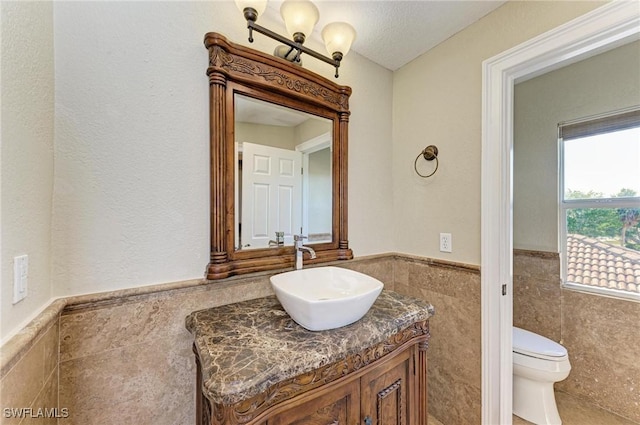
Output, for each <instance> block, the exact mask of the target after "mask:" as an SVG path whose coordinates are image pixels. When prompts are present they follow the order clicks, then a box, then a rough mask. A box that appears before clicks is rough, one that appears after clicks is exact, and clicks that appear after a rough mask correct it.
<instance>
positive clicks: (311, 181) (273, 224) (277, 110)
mask: <svg viewBox="0 0 640 425" xmlns="http://www.w3.org/2000/svg"><path fill="white" fill-rule="evenodd" d="M234 116H235V120H234V135H235V136H234V138H235V140H234V150H235V163H236V165H237V169H236V173H235V175H236V179H235V205H236V208H235V244H234V245H235V248H236V250H247V249H261V248H278V247H282V246H291V245H293V235H296V234H302V235H305V236H308V238H309V239H308V241H307V243H309V244H313V243H323V242H331V241H332V207H333V205H332V200H333V192H332V191H333V186H332V185H333V182H332V168H333V167H332V145H333V134H332V129H333V123H332V121H331V120H329V119H326V118H323V117H319V116H316V115H312V114H309V113H306V112H301V111H298V110H295V109H292V108H286V107H283V106H280V105H276V104H273V103H268V102H265V101H262V100H259V99H254V98H251V97H249V96H244V95H241V94H238V93H236V94H235V95H234Z"/></svg>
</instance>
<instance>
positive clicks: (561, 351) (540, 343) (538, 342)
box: [513, 326, 567, 359]
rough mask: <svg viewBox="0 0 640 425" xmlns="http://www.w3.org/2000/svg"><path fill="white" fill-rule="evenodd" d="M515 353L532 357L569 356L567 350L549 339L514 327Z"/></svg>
mask: <svg viewBox="0 0 640 425" xmlns="http://www.w3.org/2000/svg"><path fill="white" fill-rule="evenodd" d="M513 351H514V352H516V353H520V354H525V355H527V356H531V357H539V358H552V359H553V358H557V357H564V356H566V355H567V349H566V348H564V347H563V346H562V345H560V344H558V343H557V342H555V341H551V340H550V339H549V338H545V337H543V336H542V335H538V334H536V333H533V332H529V331H526V330H524V329H520V328H516V327H515V326H514V327H513Z"/></svg>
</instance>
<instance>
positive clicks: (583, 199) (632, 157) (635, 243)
mask: <svg viewBox="0 0 640 425" xmlns="http://www.w3.org/2000/svg"><path fill="white" fill-rule="evenodd" d="M558 135H559V144H560V232H561V238H560V247H561V254H562V280H563V285H564V286H566V287H570V288H573V289H579V290H584V291H589V292H597V293H602V294H607V295H613V296H620V297H624V298H633V299H638V300H640V109H634V110H626V111H623V112H618V113H614V114H609V115H605V116H599V117H595V118H589V119H584V120H579V121H573V122H568V123H561V124H560V125H559V126H558Z"/></svg>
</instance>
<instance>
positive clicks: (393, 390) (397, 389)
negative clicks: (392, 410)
mask: <svg viewBox="0 0 640 425" xmlns="http://www.w3.org/2000/svg"><path fill="white" fill-rule="evenodd" d="M401 391H402V380H401V379H398V380H397V381H395V382H394V383H393V384H391V385H389V386H388V387H387V388H385V389H384V390H382V391H380V392H379V393H378V400H377V401H376V411H377V412H376V418H378V421H380V418H382V401H383V400H384V399H385V398H387V397H388V396H390V395H391V394H395V396H396V406H397V408H396V412H397V414H398V416H397V417H396V422H395V423H397V424H401V423H404V422H402V412H403V410H404V406H403V405H402V396H401Z"/></svg>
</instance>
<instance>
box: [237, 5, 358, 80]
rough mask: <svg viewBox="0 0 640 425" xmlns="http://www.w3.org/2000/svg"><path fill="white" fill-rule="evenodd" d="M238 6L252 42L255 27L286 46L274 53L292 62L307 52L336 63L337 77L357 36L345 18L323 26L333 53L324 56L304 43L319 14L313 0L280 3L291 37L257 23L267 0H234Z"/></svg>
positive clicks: (329, 50) (330, 50)
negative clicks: (245, 21) (341, 63)
mask: <svg viewBox="0 0 640 425" xmlns="http://www.w3.org/2000/svg"><path fill="white" fill-rule="evenodd" d="M235 1H236V6H238V9H240V11H241V12H242V13H243V14H244V18H245V19H246V20H247V28H249V42H250V43H253V31H257V32H259V33H261V34H264V35H266V36H267V37H270V38H272V39H274V40H276V41H279V42H280V43H283V44H285V46H278V47H276V49H275V52H274V54H275V55H276V56H278V57H280V58H283V59H286V60H288V61H290V62H293V63H296V64H301V61H300V55H301V54H302V53H306V54H308V55H309V56H313V57H314V58H316V59H319V60H321V61H323V62H326V63H328V64H330V65H333V66H334V67H335V69H336V74H335V77H336V78H338V68H339V67H340V62H341V61H342V58H344V56H345V55H346V54H347V52H348V51H349V49H350V48H351V43H353V40H354V39H355V37H356V31H355V30H354V29H353V27H352V26H351V25H349V24H348V23H346V22H333V23H330V24H328V25H326V26H325V27H324V28H323V30H322V39H323V40H324V43H325V46H326V48H327V51H328V52H329V54H330V55H331V57H328V56H324V55H322V54H320V53H318V52H316V51H315V50H312V49H310V48H308V47H305V46H303V43H304V41H305V39H306V38H307V37H308V36H309V35H310V34H311V32H312V31H313V27H314V26H315V25H316V23H317V22H318V19H319V18H320V14H319V12H318V8H317V7H316V6H315V5H314V4H313V3H312V2H311V1H310V0H285V1H284V2H282V6H281V7H280V15H281V16H282V19H283V20H284V23H285V26H286V28H287V32H288V33H289V34H290V35H291V38H293V41H292V40H289V39H288V38H286V37H283V36H281V35H280V34H277V33H275V32H273V31H271V30H269V29H267V28H265V27H263V26H260V25H258V24H256V21H257V20H258V16H260V15H261V14H262V13H263V12H264V10H265V9H266V7H267V0H235Z"/></svg>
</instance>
